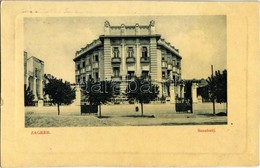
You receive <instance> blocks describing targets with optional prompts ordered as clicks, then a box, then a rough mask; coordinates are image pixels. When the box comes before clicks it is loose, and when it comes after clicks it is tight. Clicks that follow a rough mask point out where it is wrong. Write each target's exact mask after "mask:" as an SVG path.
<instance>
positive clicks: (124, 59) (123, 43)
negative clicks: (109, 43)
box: [121, 39, 127, 79]
mask: <svg viewBox="0 0 260 168" xmlns="http://www.w3.org/2000/svg"><path fill="white" fill-rule="evenodd" d="M125 51H126V49H125V41H124V39H122V42H121V53H122V55H121V56H122V58H121V65H122V68H121V69H122V72H121V75H122V77H123V78H122V79H125V77H126V74H127V73H126V53H125Z"/></svg>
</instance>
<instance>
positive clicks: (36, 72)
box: [34, 68, 38, 77]
mask: <svg viewBox="0 0 260 168" xmlns="http://www.w3.org/2000/svg"><path fill="white" fill-rule="evenodd" d="M34 73H35V74H34V75H35V77H38V69H37V68H35V72H34Z"/></svg>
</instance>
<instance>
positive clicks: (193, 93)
mask: <svg viewBox="0 0 260 168" xmlns="http://www.w3.org/2000/svg"><path fill="white" fill-rule="evenodd" d="M191 98H192V103H198V98H197V84H196V83H192V85H191Z"/></svg>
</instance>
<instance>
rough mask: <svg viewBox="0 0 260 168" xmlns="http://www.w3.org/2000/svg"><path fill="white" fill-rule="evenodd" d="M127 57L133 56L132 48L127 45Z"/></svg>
mask: <svg viewBox="0 0 260 168" xmlns="http://www.w3.org/2000/svg"><path fill="white" fill-rule="evenodd" d="M128 57H134V48H133V47H128Z"/></svg>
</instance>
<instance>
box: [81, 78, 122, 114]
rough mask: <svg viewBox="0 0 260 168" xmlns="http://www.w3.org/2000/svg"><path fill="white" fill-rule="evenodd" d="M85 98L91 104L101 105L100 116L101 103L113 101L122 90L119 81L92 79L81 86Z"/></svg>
mask: <svg viewBox="0 0 260 168" xmlns="http://www.w3.org/2000/svg"><path fill="white" fill-rule="evenodd" d="M81 90H82V93H83V95H84V96H85V100H86V101H87V102H89V104H90V105H94V106H99V117H101V105H102V104H106V103H108V102H110V101H111V98H113V97H114V96H115V95H117V94H118V93H119V92H120V87H119V84H118V83H117V82H112V81H95V80H93V79H90V80H88V81H86V82H84V84H83V85H82V86H81Z"/></svg>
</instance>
